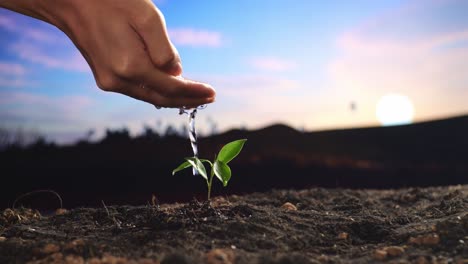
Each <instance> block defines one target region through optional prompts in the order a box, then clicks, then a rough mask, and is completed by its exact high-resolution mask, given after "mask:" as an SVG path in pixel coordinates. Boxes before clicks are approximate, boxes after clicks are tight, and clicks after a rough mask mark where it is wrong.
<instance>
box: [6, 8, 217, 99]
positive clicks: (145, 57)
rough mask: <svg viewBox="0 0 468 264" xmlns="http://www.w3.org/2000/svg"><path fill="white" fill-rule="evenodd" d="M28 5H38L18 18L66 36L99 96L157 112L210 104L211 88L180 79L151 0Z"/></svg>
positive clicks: (174, 54)
mask: <svg viewBox="0 0 468 264" xmlns="http://www.w3.org/2000/svg"><path fill="white" fill-rule="evenodd" d="M14 1H18V2H30V1H27V0H14ZM33 2H34V5H37V6H35V8H34V11H33V14H28V12H22V13H26V14H28V15H32V16H35V17H37V18H40V19H42V20H45V21H47V22H49V23H51V24H53V25H55V26H57V27H58V28H59V29H61V30H62V31H63V32H64V33H65V34H67V36H68V37H69V38H70V39H71V40H72V41H73V43H74V44H75V45H76V47H77V48H78V49H79V50H80V52H81V54H82V55H83V56H84V58H85V59H86V61H87V62H88V64H89V66H90V67H91V69H92V71H93V74H94V78H95V80H96V83H97V85H98V87H99V88H101V89H102V90H104V91H110V92H117V93H122V94H125V95H128V96H131V97H133V98H135V99H138V100H142V101H145V102H148V103H150V104H153V105H155V106H161V107H182V106H186V107H195V106H198V105H202V104H206V103H211V102H213V101H214V98H215V91H214V90H213V88H211V86H209V85H207V84H203V83H199V82H195V81H190V80H187V79H184V78H182V77H181V73H182V65H181V61H180V58H179V55H178V52H177V50H176V49H175V47H174V46H173V45H172V43H171V42H170V40H169V37H168V34H167V31H166V25H165V21H164V17H163V15H162V13H161V12H160V11H159V10H158V9H157V7H156V6H155V5H154V4H153V3H152V2H151V1H150V0H61V1H57V0H55V1H53V0H41V1H33ZM20 11H24V10H20ZM29 13H31V12H29Z"/></svg>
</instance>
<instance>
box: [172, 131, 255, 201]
mask: <svg viewBox="0 0 468 264" xmlns="http://www.w3.org/2000/svg"><path fill="white" fill-rule="evenodd" d="M246 141H247V139H239V140H235V141H232V142H229V143H228V144H226V145H224V147H222V148H221V150H220V151H219V153H218V155H217V156H215V159H214V161H213V162H211V161H209V160H207V159H199V158H198V157H190V158H185V162H184V163H182V164H180V165H179V167H177V168H176V169H175V170H173V171H172V175H174V174H176V173H177V172H178V171H181V170H183V169H186V168H190V167H193V168H195V169H196V170H197V171H198V174H199V175H200V176H202V177H203V178H204V179H205V180H206V185H207V187H208V200H210V196H211V186H212V185H213V178H214V176H215V175H216V178H218V179H219V180H220V181H221V182H222V183H223V186H224V187H226V186H227V184H228V182H229V180H230V179H231V168H230V167H229V166H228V163H229V162H230V161H231V160H233V159H234V158H235V157H236V156H237V155H239V153H240V152H241V150H242V147H243V146H244V144H245V142H246ZM204 162H205V163H208V164H209V165H210V169H211V170H210V177H208V175H207V173H206V169H205V165H203V163H204Z"/></svg>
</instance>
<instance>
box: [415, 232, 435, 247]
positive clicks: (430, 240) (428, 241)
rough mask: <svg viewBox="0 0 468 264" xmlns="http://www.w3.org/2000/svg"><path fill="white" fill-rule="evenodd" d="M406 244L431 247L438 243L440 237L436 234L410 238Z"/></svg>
mask: <svg viewBox="0 0 468 264" xmlns="http://www.w3.org/2000/svg"><path fill="white" fill-rule="evenodd" d="M408 243H410V244H415V245H424V246H433V245H437V244H439V243H440V237H439V235H437V234H430V235H421V236H417V237H410V238H409V240H408Z"/></svg>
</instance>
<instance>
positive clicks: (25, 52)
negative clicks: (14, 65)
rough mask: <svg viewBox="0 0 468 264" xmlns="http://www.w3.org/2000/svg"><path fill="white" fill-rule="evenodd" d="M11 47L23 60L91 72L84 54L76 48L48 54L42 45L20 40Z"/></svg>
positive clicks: (51, 66)
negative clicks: (65, 52)
mask: <svg viewBox="0 0 468 264" xmlns="http://www.w3.org/2000/svg"><path fill="white" fill-rule="evenodd" d="M10 49H11V50H12V51H13V52H15V53H16V54H17V56H18V57H20V58H21V59H23V60H26V61H30V62H33V63H37V64H40V65H43V66H46V67H49V68H59V69H64V70H69V71H77V72H89V71H90V68H89V66H88V64H87V62H86V61H85V59H84V58H83V56H82V55H81V54H80V53H79V52H78V51H76V50H74V51H72V52H69V53H67V54H66V55H64V56H58V55H55V54H48V53H47V52H45V51H44V50H42V49H41V48H40V47H38V46H36V45H33V44H31V43H26V42H18V43H15V44H13V45H11V46H10Z"/></svg>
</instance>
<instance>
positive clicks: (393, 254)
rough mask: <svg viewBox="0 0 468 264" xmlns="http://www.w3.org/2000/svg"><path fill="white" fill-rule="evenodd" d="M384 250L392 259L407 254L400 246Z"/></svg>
mask: <svg viewBox="0 0 468 264" xmlns="http://www.w3.org/2000/svg"><path fill="white" fill-rule="evenodd" d="M384 250H385V251H386V252H387V254H388V255H389V256H390V257H398V256H401V255H403V253H405V249H404V248H402V247H398V246H391V247H385V248H384Z"/></svg>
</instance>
